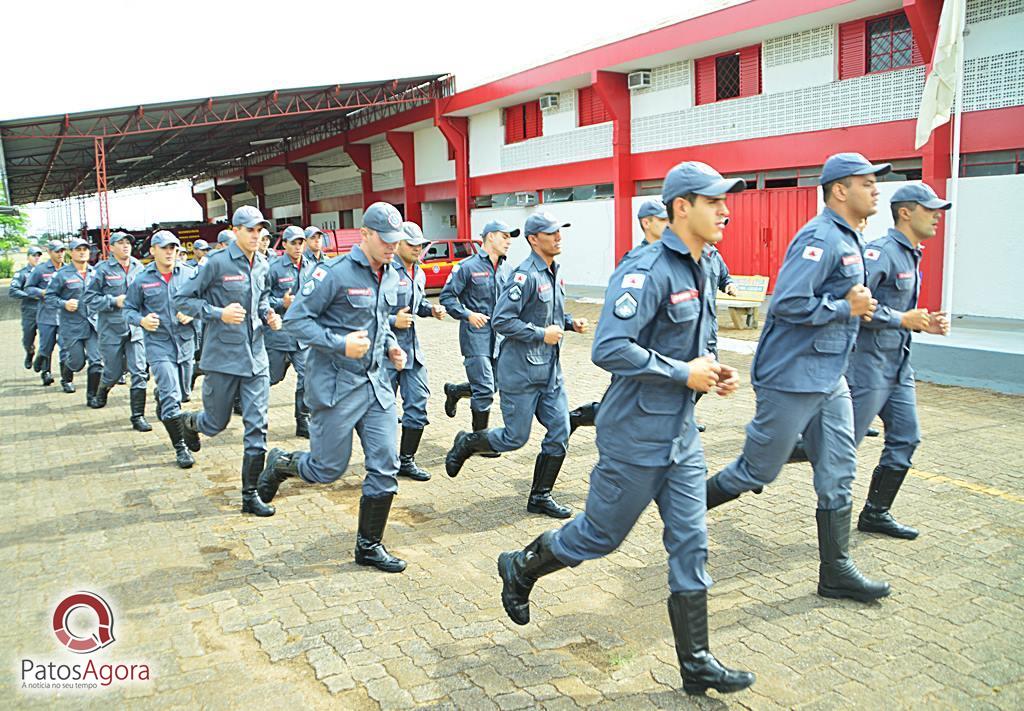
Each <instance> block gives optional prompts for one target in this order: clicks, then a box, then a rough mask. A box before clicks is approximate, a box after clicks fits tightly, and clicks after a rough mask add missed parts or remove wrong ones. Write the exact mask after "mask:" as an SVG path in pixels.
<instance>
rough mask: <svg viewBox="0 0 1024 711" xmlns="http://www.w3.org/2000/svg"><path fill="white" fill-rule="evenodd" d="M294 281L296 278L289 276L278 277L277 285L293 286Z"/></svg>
mask: <svg viewBox="0 0 1024 711" xmlns="http://www.w3.org/2000/svg"><path fill="white" fill-rule="evenodd" d="M293 281H295V277H290V276H289V277H278V278H277V283H278V284H291V283H292V282H293Z"/></svg>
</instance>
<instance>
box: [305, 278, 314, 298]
mask: <svg viewBox="0 0 1024 711" xmlns="http://www.w3.org/2000/svg"><path fill="white" fill-rule="evenodd" d="M315 288H316V282H315V281H313V280H312V279H307V280H306V283H305V284H303V285H302V295H303V296H309V295H310V294H312V293H313V289H315Z"/></svg>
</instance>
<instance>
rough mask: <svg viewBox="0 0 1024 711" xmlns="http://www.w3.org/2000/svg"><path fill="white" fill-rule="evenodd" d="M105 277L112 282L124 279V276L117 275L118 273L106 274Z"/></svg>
mask: <svg viewBox="0 0 1024 711" xmlns="http://www.w3.org/2000/svg"><path fill="white" fill-rule="evenodd" d="M106 279H107V281H109V282H114V283H117V282H119V281H124V277H123V276H121V275H119V274H107V276H106Z"/></svg>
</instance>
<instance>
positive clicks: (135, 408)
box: [128, 388, 199, 452]
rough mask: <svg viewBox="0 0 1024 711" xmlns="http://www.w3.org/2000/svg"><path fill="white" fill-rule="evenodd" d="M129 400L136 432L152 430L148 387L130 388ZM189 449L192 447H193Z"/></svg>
mask: <svg viewBox="0 0 1024 711" xmlns="http://www.w3.org/2000/svg"><path fill="white" fill-rule="evenodd" d="M128 401H129V402H130V403H131V407H132V429H134V430H135V431H136V432H150V431H152V429H153V427H152V425H150V424H149V423H148V422H146V388H132V389H131V390H129V391H128ZM158 409H159V408H158ZM159 414H160V413H159V412H158V413H157V416H158V417H159ZM179 419H180V418H179ZM189 449H191V447H190V448H189ZM192 451H193V452H198V451H199V448H198V447H197V448H196V449H193V450H192Z"/></svg>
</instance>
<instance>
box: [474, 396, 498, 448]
mask: <svg viewBox="0 0 1024 711" xmlns="http://www.w3.org/2000/svg"><path fill="white" fill-rule="evenodd" d="M469 411H470V414H471V415H472V419H473V431H474V432H481V431H483V430H486V429H487V423H488V422H489V421H490V419H491V411H490V410H474V409H472V408H470V410H469ZM480 456H481V457H486V458H487V459H497V458H498V457H500V456H501V454H500V453H499V452H483V453H482V454H481V455H480Z"/></svg>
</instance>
